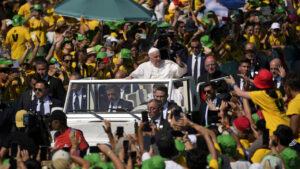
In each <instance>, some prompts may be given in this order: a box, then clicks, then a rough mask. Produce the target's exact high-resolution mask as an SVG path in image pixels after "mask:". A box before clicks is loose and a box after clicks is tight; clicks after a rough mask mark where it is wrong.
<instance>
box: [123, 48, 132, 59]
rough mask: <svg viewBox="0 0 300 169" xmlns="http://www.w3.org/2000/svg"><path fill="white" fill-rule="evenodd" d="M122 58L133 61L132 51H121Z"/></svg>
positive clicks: (124, 49) (125, 49)
mask: <svg viewBox="0 0 300 169" xmlns="http://www.w3.org/2000/svg"><path fill="white" fill-rule="evenodd" d="M121 58H122V59H131V51H130V50H129V49H127V48H123V49H122V50H121Z"/></svg>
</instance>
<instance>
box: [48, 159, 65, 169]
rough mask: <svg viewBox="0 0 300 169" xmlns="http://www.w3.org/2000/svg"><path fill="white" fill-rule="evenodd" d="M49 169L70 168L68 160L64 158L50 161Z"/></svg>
mask: <svg viewBox="0 0 300 169" xmlns="http://www.w3.org/2000/svg"><path fill="white" fill-rule="evenodd" d="M49 168H51V169H69V168H70V161H69V160H65V159H57V160H55V161H52V162H51V166H50V167H49Z"/></svg>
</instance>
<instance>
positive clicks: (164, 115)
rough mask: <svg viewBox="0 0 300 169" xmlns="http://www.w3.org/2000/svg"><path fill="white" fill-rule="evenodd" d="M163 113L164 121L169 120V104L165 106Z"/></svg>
mask: <svg viewBox="0 0 300 169" xmlns="http://www.w3.org/2000/svg"><path fill="white" fill-rule="evenodd" d="M162 113H163V118H164V119H168V118H167V114H168V102H167V103H166V104H164V106H163V111H162Z"/></svg>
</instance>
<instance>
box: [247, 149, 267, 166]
mask: <svg viewBox="0 0 300 169" xmlns="http://www.w3.org/2000/svg"><path fill="white" fill-rule="evenodd" d="M270 151H271V150H270V149H265V148H260V149H258V150H256V151H255V153H254V154H253V156H252V158H251V161H252V163H260V162H261V160H262V159H263V158H264V157H265V156H266V155H267V154H269V152H270Z"/></svg>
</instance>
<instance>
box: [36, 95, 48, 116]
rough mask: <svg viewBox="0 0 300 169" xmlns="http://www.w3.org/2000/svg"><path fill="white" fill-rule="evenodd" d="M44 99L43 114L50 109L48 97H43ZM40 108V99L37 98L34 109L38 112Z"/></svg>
mask: <svg viewBox="0 0 300 169" xmlns="http://www.w3.org/2000/svg"><path fill="white" fill-rule="evenodd" d="M43 101H44V115H46V114H49V113H50V112H51V111H50V98H49V97H48V96H47V97H46V98H44V99H43ZM40 108H41V101H40V99H38V104H37V106H36V111H37V112H40Z"/></svg>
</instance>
